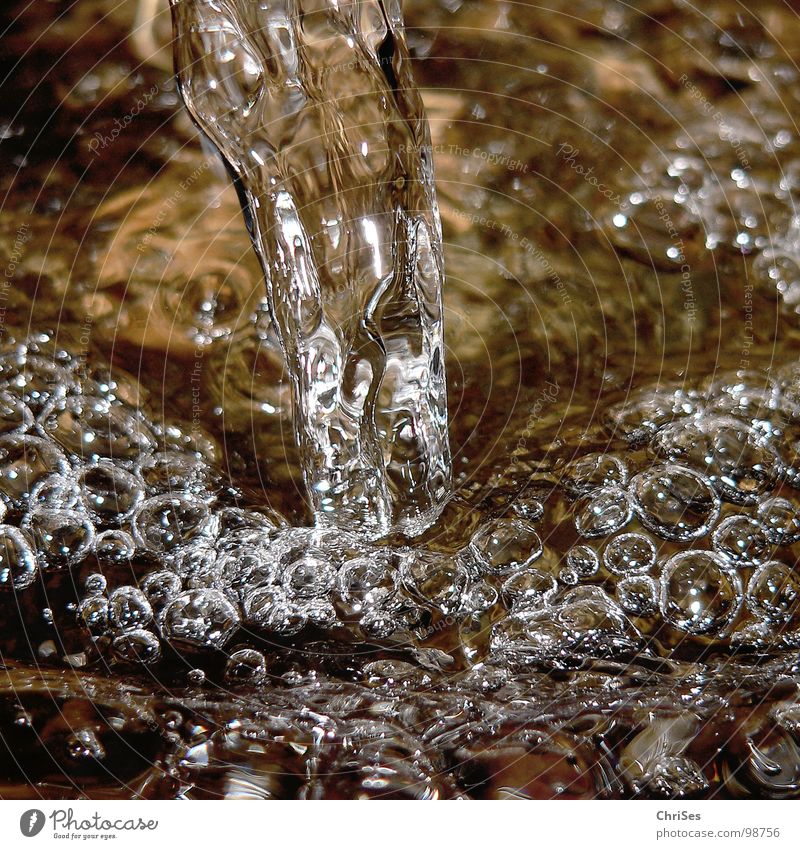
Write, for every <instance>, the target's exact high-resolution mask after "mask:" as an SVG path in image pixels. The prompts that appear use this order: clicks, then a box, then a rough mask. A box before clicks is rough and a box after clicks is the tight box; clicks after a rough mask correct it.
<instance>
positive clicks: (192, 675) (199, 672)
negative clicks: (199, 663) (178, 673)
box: [186, 669, 206, 687]
mask: <svg viewBox="0 0 800 849" xmlns="http://www.w3.org/2000/svg"><path fill="white" fill-rule="evenodd" d="M186 680H187V682H188V683H189V684H191V685H192V686H193V687H202V686H203V684H205V683H206V673H205V670H204V669H190V670H189V671H188V672H187V673H186Z"/></svg>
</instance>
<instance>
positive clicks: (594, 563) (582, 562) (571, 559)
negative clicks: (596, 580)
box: [567, 545, 600, 578]
mask: <svg viewBox="0 0 800 849" xmlns="http://www.w3.org/2000/svg"><path fill="white" fill-rule="evenodd" d="M567 565H568V566H569V568H570V569H573V570H574V571H575V573H576V574H577V575H578V577H579V578H591V577H592V576H594V575H596V574H597V572H598V571H599V569H600V558H599V557H598V556H597V552H596V551H595V550H594V549H593V548H591V547H590V546H588V545H576V546H575V547H574V548H571V549H570V550H569V551H568V552H567Z"/></svg>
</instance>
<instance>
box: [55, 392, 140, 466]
mask: <svg viewBox="0 0 800 849" xmlns="http://www.w3.org/2000/svg"><path fill="white" fill-rule="evenodd" d="M39 426H40V427H41V429H42V430H43V431H44V432H45V433H46V434H48V435H49V436H51V437H52V438H53V439H55V441H56V442H58V444H59V445H61V446H62V447H63V448H64V449H65V450H66V451H68V452H69V453H71V454H74V455H76V456H78V457H81V458H82V459H83V460H84V461H88V462H90V461H92V460H99V459H102V458H104V457H105V458H108V459H113V460H123V461H129V462H132V461H134V460H138V459H139V458H140V457H141V455H142V454H144V453H148V452H150V451H152V450H153V448H154V447H155V436H154V435H153V432H152V431H151V430H150V428H149V427H148V426H147V425H146V424H145V423H144V422H143V421H142V419H141V418H140V417H139V416H137V415H136V413H135V412H133V411H131V410H129V409H127V408H126V407H125V406H124V405H121V404H112V403H111V402H110V401H108V400H106V399H104V398H95V397H92V396H89V395H71V396H69V397H67V398H63V399H58V400H55V401H53V402H51V403H49V404H48V405H47V406H46V407H45V409H44V410H43V411H42V413H41V415H40V416H39Z"/></svg>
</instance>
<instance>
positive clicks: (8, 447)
mask: <svg viewBox="0 0 800 849" xmlns="http://www.w3.org/2000/svg"><path fill="white" fill-rule="evenodd" d="M68 471H69V463H67V458H66V457H65V456H64V455H63V454H62V452H61V451H59V450H58V449H57V448H56V447H55V446H54V445H53V444H52V443H51V442H49V441H48V440H46V439H41V438H40V437H38V436H31V435H30V434H21V435H16V436H0V498H2V499H3V501H5V503H6V505H7V506H8V507H9V509H11V510H20V511H22V510H25V509H26V508H27V506H28V498H29V497H30V493H31V490H32V489H33V488H34V486H35V485H36V484H37V483H39V481H41V480H43V479H44V478H46V477H47V476H48V475H51V474H53V473H59V474H62V475H65V474H67V472H68Z"/></svg>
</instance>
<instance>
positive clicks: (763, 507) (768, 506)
mask: <svg viewBox="0 0 800 849" xmlns="http://www.w3.org/2000/svg"><path fill="white" fill-rule="evenodd" d="M757 513H758V518H759V519H760V520H761V525H762V528H763V529H764V534H765V535H766V537H767V539H768V540H769V541H770V542H771V543H773V544H775V545H794V543H796V542H798V541H800V511H798V508H797V506H796V505H795V504H794V503H793V502H791V501H789V500H788V499H787V498H778V497H775V498H765V499H764V500H763V501H762V502H761V503H760V504H759V505H758V511H757Z"/></svg>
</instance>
